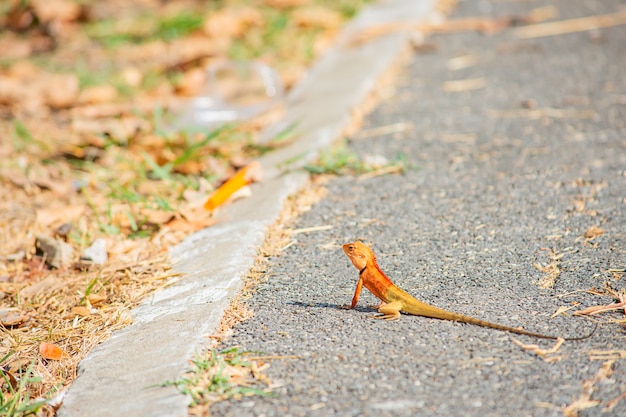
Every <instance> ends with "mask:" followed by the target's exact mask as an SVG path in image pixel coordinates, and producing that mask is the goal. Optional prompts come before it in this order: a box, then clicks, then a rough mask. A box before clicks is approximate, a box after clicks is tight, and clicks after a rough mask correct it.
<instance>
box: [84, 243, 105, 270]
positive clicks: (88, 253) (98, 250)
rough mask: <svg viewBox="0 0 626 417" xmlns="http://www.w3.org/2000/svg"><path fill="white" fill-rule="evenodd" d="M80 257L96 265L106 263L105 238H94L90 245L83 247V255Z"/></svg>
mask: <svg viewBox="0 0 626 417" xmlns="http://www.w3.org/2000/svg"><path fill="white" fill-rule="evenodd" d="M80 259H82V260H84V261H90V262H93V263H94V264H96V265H102V264H104V263H106V261H107V259H108V255H107V242H106V240H104V239H102V238H98V239H96V240H95V241H94V242H93V243H92V244H91V246H89V247H88V248H87V249H85V251H84V252H83V256H81V257H80Z"/></svg>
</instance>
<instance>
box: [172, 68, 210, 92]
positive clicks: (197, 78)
mask: <svg viewBox="0 0 626 417" xmlns="http://www.w3.org/2000/svg"><path fill="white" fill-rule="evenodd" d="M206 81H207V79H206V72H205V71H204V69H202V68H193V69H191V70H189V71H187V72H186V73H185V74H184V75H183V79H182V80H181V82H180V83H179V84H178V85H177V86H176V91H177V92H178V93H179V94H181V95H184V96H194V95H197V94H198V93H199V92H200V91H201V90H202V87H204V84H205V83H206Z"/></svg>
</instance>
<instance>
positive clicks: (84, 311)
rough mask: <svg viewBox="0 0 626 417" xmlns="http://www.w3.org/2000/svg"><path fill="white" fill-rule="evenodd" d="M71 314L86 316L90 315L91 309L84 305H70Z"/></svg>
mask: <svg viewBox="0 0 626 417" xmlns="http://www.w3.org/2000/svg"><path fill="white" fill-rule="evenodd" d="M72 314H76V315H78V316H81V317H87V316H90V315H91V311H89V309H88V308H87V307H85V306H76V307H72Z"/></svg>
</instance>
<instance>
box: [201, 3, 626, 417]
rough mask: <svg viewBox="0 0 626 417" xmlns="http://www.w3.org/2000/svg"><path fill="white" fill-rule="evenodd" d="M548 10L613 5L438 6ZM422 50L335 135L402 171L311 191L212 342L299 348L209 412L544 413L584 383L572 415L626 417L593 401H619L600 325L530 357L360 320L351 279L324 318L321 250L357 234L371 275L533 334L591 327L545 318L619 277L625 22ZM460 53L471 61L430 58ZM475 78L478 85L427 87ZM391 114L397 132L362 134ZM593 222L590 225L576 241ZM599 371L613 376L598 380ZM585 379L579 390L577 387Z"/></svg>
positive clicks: (335, 282) (335, 258) (329, 283)
mask: <svg viewBox="0 0 626 417" xmlns="http://www.w3.org/2000/svg"><path fill="white" fill-rule="evenodd" d="M548 4H551V5H554V6H556V7H557V8H558V9H559V11H560V18H562V19H566V18H574V17H581V16H590V15H595V14H602V13H610V12H615V11H617V10H620V8H624V6H625V5H626V3H625V2H624V1H619V0H606V1H602V2H600V1H584V0H563V1H552V2H549V3H548V2H546V1H533V0H529V1H506V2H501V1H498V2H487V1H464V2H461V3H460V5H459V7H458V9H457V10H456V12H455V13H454V15H453V16H452V17H462V16H476V15H492V16H502V15H506V14H510V13H519V14H521V13H524V12H527V11H528V10H530V9H532V8H536V7H541V6H546V5H548ZM430 41H431V42H432V43H433V44H434V45H435V46H436V48H435V50H434V51H433V52H430V53H423V54H418V55H416V56H415V58H414V59H413V61H412V63H411V64H410V66H409V67H408V68H407V69H406V71H405V72H404V74H403V75H402V76H401V77H400V79H399V80H398V84H397V91H396V93H395V95H394V96H393V97H392V98H390V99H388V100H386V101H385V102H383V103H381V105H380V106H379V108H378V110H376V111H375V112H374V113H373V114H372V115H371V116H370V117H368V118H367V120H366V121H365V125H364V127H363V129H362V130H361V132H360V133H358V134H357V135H355V136H354V137H352V138H350V144H351V147H352V148H353V149H354V151H355V152H357V153H358V154H359V155H361V156H365V155H384V156H386V157H387V158H389V159H393V158H395V157H397V156H398V155H403V156H404V157H405V158H406V159H407V160H408V161H409V162H410V163H412V164H413V165H415V166H417V167H418V169H416V170H409V171H407V172H406V173H404V174H402V175H392V176H380V177H375V178H371V179H367V180H359V179H358V178H356V177H352V176H345V177H339V178H334V179H332V180H331V181H330V182H329V184H327V188H328V191H329V192H328V195H327V197H326V198H325V199H324V200H323V201H321V202H320V203H319V204H317V205H316V206H314V207H313V209H312V210H311V211H309V212H307V213H305V214H304V215H303V216H302V217H301V218H300V219H299V220H298V221H297V223H296V224H294V225H293V227H294V228H298V227H308V226H321V225H332V226H333V228H332V229H331V230H327V231H320V232H315V233H309V234H298V235H294V238H295V239H297V244H295V245H293V246H291V247H289V248H288V249H287V250H286V251H284V252H283V253H282V254H281V255H280V256H278V257H276V258H274V259H272V260H271V265H270V268H269V269H268V272H267V277H266V278H267V279H266V281H264V282H263V283H262V284H261V285H260V286H259V287H258V291H257V292H256V294H255V295H254V297H253V298H252V299H251V300H250V304H251V307H252V308H253V309H254V311H255V316H254V317H253V318H252V319H250V320H248V321H246V322H244V323H242V324H240V325H239V326H237V327H236V328H235V330H234V334H233V335H232V336H231V337H230V338H228V339H227V340H226V341H225V342H224V343H223V347H230V346H239V347H240V348H241V349H242V350H254V351H261V352H264V353H265V354H267V355H297V356H298V357H299V359H277V360H272V361H271V366H270V368H269V369H268V370H267V372H266V374H267V375H268V376H269V378H270V379H271V380H272V382H274V383H275V384H279V385H280V386H279V387H276V388H275V389H274V392H275V396H273V397H247V398H243V399H241V400H229V401H224V402H221V403H218V404H216V405H214V406H213V407H212V409H211V411H212V413H213V415H215V416H267V417H269V416H378V417H379V416H416V415H424V416H447V417H450V416H561V415H563V412H562V407H565V406H567V405H568V404H571V403H573V402H574V401H575V400H577V399H579V398H581V396H583V397H582V398H584V395H583V394H584V393H585V388H584V386H583V384H586V385H585V386H586V387H587V388H588V389H589V392H590V393H591V396H590V399H591V400H597V401H598V403H597V405H596V406H593V407H590V408H587V409H586V410H583V411H580V413H579V415H580V416H624V415H626V399H622V400H621V401H618V402H617V403H616V404H615V406H614V408H612V409H610V410H607V409H606V407H607V406H608V405H610V403H609V401H610V400H612V399H615V398H617V397H618V396H620V395H621V394H623V393H624V392H626V373H625V372H624V371H625V369H626V357H623V358H621V359H616V360H615V361H614V362H612V363H607V359H606V358H604V359H598V358H595V357H594V355H591V354H590V351H592V350H594V349H595V350H602V351H610V350H622V351H623V350H624V349H625V346H626V335H625V333H624V330H623V328H621V327H620V326H619V325H617V324H612V323H608V324H601V325H600V326H599V327H598V330H597V332H596V333H595V334H594V335H593V337H591V338H590V339H587V340H585V341H577V342H565V343H564V344H563V345H562V346H561V348H560V349H559V350H558V352H556V353H554V354H551V355H548V356H549V357H551V358H553V361H545V360H544V359H542V358H541V357H539V356H536V355H534V354H533V353H531V352H529V351H526V350H524V349H522V348H521V347H519V346H518V345H516V344H515V343H514V342H513V339H517V340H520V341H522V342H523V343H526V344H538V345H539V346H540V347H541V348H544V349H547V348H550V347H552V346H553V344H554V342H553V341H550V340H537V339H534V338H531V337H524V336H513V335H510V334H508V333H506V332H501V331H497V330H491V329H485V328H481V327H477V326H471V325H465V324H459V323H452V322H447V321H440V320H435V319H428V318H423V317H414V316H408V315H403V316H402V317H401V319H400V320H398V321H394V322H388V321H382V320H373V319H371V318H368V316H369V315H371V314H372V313H373V310H371V309H370V308H368V306H371V305H373V304H376V302H377V300H375V299H374V297H373V296H371V294H369V293H368V292H367V290H364V292H363V294H362V296H361V300H360V302H359V307H358V308H356V309H355V310H351V311H348V310H341V309H338V307H339V306H341V305H345V304H348V303H349V302H350V300H351V297H352V294H353V291H354V286H355V284H356V281H357V277H358V272H357V271H356V269H355V268H354V267H353V266H352V265H351V264H350V263H349V261H348V259H347V258H346V257H345V255H344V254H343V253H342V251H341V249H340V246H339V245H340V244H343V243H346V242H349V241H352V240H355V239H362V240H364V241H366V242H368V243H369V244H371V245H372V246H373V247H374V249H375V251H376V252H377V254H378V261H379V264H380V265H381V267H382V269H383V270H384V271H385V272H386V273H387V275H389V276H390V278H391V279H392V280H394V281H395V282H396V283H397V284H398V285H399V286H400V287H401V288H403V289H405V290H406V291H408V292H410V293H412V294H414V295H415V296H416V297H417V298H418V299H420V300H423V301H425V302H429V303H431V304H434V305H436V306H438V307H442V308H445V309H449V310H452V311H455V312H459V313H463V314H467V315H471V316H475V317H479V318H482V319H486V320H489V321H494V322H499V323H502V324H505V325H509V326H523V327H524V328H526V329H528V330H532V331H538V332H543V333H548V334H556V335H564V336H576V335H581V334H585V333H586V332H588V331H589V330H590V329H591V328H592V323H591V322H590V321H589V320H586V319H585V318H582V317H574V316H572V315H571V313H572V311H573V310H571V311H569V312H568V313H566V314H565V315H560V316H558V317H555V318H551V315H552V314H553V313H554V312H555V311H556V310H557V308H558V307H560V306H573V305H574V303H580V305H577V306H576V307H575V309H582V308H585V307H588V306H593V305H599V304H609V303H611V302H612V301H613V300H612V299H611V298H610V297H607V296H601V295H595V294H590V293H588V292H586V291H587V290H589V289H591V288H597V289H602V288H604V285H605V283H606V282H608V283H609V284H610V285H611V286H612V287H613V288H614V289H617V290H619V289H622V288H624V282H625V280H626V276H625V275H624V274H623V273H612V272H610V271H609V269H622V270H623V269H624V268H626V231H625V227H626V69H625V68H626V47H625V45H626V27H625V26H618V27H613V28H607V29H601V30H597V31H592V32H582V33H574V34H568V35H562V36H555V37H549V38H540V39H530V40H519V39H516V38H515V36H514V35H513V33H512V32H511V31H504V32H501V33H499V34H496V35H494V36H484V35H480V34H476V33H457V34H449V35H441V36H433V37H432V38H431V39H430ZM464 55H471V56H473V57H475V58H476V59H477V61H476V64H475V65H474V66H471V67H468V68H465V69H461V70H456V71H453V70H450V69H449V68H448V66H447V65H448V64H449V63H450V60H451V59H453V58H457V57H459V56H464ZM474 78H482V79H484V80H485V87H484V88H482V89H478V90H474V91H466V92H460V93H446V92H444V91H443V89H442V85H443V83H445V82H446V81H450V80H459V79H474ZM528 107H530V109H528ZM545 109H556V110H553V111H547V110H545ZM533 110H535V111H533ZM590 111H591V112H593V114H594V115H593V117H589V113H590ZM513 116H515V117H513ZM400 122H411V123H413V125H414V129H413V130H411V131H406V132H399V133H394V134H390V135H383V136H374V137H368V135H367V131H368V129H370V128H374V127H378V126H385V125H389V124H393V123H400ZM592 226H596V227H601V228H602V229H604V230H605V233H604V234H603V235H601V236H598V237H596V238H594V239H592V240H587V239H585V238H584V236H583V235H584V233H585V231H587V230H588V229H589V228H590V227H592ZM544 248H549V249H551V250H554V251H555V253H557V254H559V255H560V256H561V257H560V259H559V260H558V263H559V265H560V268H561V273H560V275H559V276H558V278H557V280H556V283H555V285H554V287H553V288H552V289H541V288H539V286H538V285H537V282H538V281H539V280H540V279H541V278H542V277H543V276H544V273H542V272H541V271H539V270H538V269H537V268H536V267H535V264H537V263H540V264H543V265H546V264H548V263H549V262H550V257H549V252H548V251H547V250H544ZM623 317H624V316H623V312H622V313H618V312H614V313H606V314H602V315H601V316H599V319H600V321H603V322H604V321H606V320H608V319H619V318H623ZM554 358H556V359H554ZM603 365H604V366H605V367H608V368H609V369H612V373H610V374H607V375H604V376H599V375H600V374H599V370H600V369H601V367H602V366H603ZM594 378H596V379H597V380H596V381H595V382H592V383H591V384H592V385H591V388H589V384H590V383H589V382H587V383H586V382H585V381H592V380H594Z"/></svg>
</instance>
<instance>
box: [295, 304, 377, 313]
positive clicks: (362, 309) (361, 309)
mask: <svg viewBox="0 0 626 417" xmlns="http://www.w3.org/2000/svg"><path fill="white" fill-rule="evenodd" d="M286 304H288V305H293V306H296V307H305V308H331V309H333V310H354V311H359V312H362V313H367V312H370V313H371V312H372V311H377V309H376V308H374V307H367V306H356V307H354V308H353V309H348V308H346V306H345V305H340V304H331V303H304V302H302V301H293V302H288V303H286Z"/></svg>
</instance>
